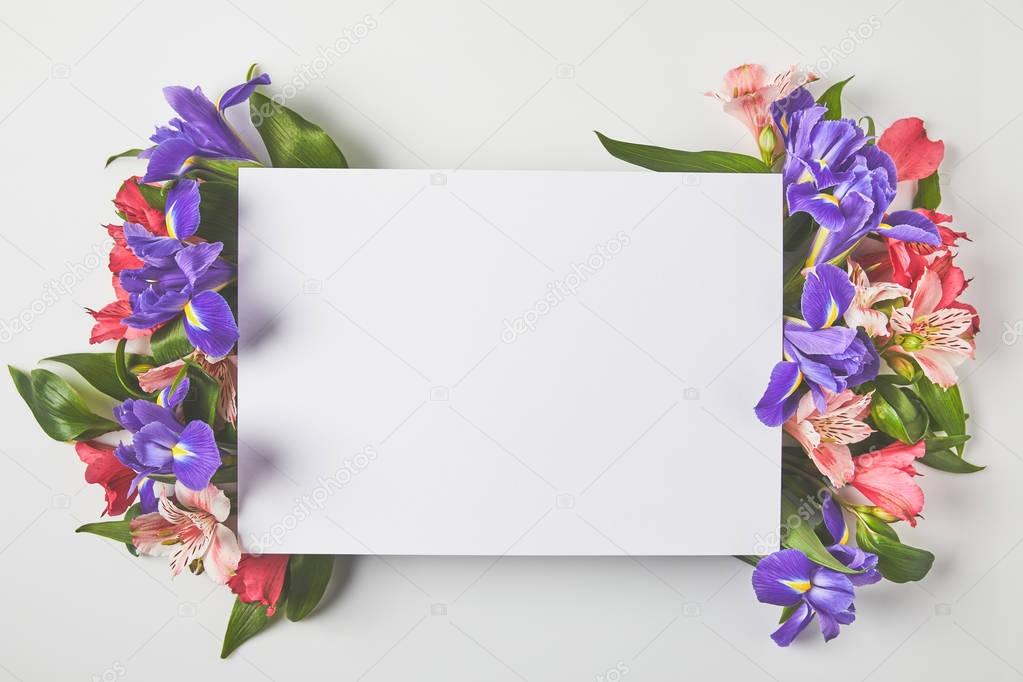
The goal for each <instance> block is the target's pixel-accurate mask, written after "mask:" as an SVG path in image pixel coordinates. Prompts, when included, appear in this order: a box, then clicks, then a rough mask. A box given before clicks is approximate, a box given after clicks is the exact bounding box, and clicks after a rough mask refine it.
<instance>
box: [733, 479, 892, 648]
mask: <svg viewBox="0 0 1023 682" xmlns="http://www.w3.org/2000/svg"><path fill="white" fill-rule="evenodd" d="M823 506H824V524H825V526H826V527H827V530H828V533H829V534H830V535H831V538H832V541H833V543H832V544H831V545H829V546H828V551H829V552H830V553H831V555H832V556H834V557H835V558H836V559H838V560H839V561H841V562H842V563H843V564H845V565H846V566H848V567H849V568H852V569H855V570H861V571H863V572H862V573H858V574H851V575H846V574H844V573H839V572H838V571H834V570H832V569H830V568H825V567H823V566H820V565H818V564H815V563H813V562H812V561H810V559H808V558H807V557H806V555H805V554H803V553H802V552H800V551H799V550H797V549H783V550H781V551H779V552H775V553H774V554H771V555H770V556H767V557H764V558H763V559H761V560H760V562H759V563H758V564H757V567H756V569H754V571H753V590H754V592H756V595H757V599H758V600H759V601H760V602H762V603H765V604H775V605H777V606H784V607H787V608H792V609H793V611H792V613H791V614H790V615H789V617H788V618H787V619H786V620H785V622H784V623H782V624H781V627H779V628H778V629H777V630H775V631H774V632H773V633H772V634H771V639H773V640H774V641H775V643H776V644H777V645H778V646H788V645H789V644H791V643H792V641H793V640H794V639H795V638H796V636H797V635H799V633H801V632H802V631H803V630H804V629H805V628H806V626H807V625H809V624H810V621H812V620H813V619H814V617H815V616H819V617H820V625H821V633H822V634H823V635H824V641H830V640H832V639H834V638H835V637H837V636H838V633H839V626H840V625H849V624H850V623H852V622H853V621H854V620H856V607H855V606H854V605H853V599H854V598H855V590H854V587H856V586H861V585H870V584H872V583H876V582H877V581H878V580H880V579H881V574H880V573H879V572H878V571H877V568H876V566H877V556H876V555H874V554H870V553H869V552H864V551H863V550H861V549H858V548H855V547H849V546H848V545H846V540H847V539H848V536H849V531H848V528H847V527H846V524H845V519H844V518H843V516H842V510H841V508H840V507H839V506H838V505H837V504H835V503H834V501H833V500H832V499H831V498H830V496H829V497H828V498H826V499H825V500H824V505H823Z"/></svg>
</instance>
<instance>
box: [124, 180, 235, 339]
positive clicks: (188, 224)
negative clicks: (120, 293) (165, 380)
mask: <svg viewBox="0 0 1023 682" xmlns="http://www.w3.org/2000/svg"><path fill="white" fill-rule="evenodd" d="M199 202H200V195H199V186H198V183H197V182H195V181H194V180H179V181H178V182H177V183H176V184H175V185H174V186H173V187H172V188H171V189H170V191H169V192H168V193H167V210H166V223H167V235H168V236H166V237H162V236H157V235H154V234H152V233H151V232H149V230H147V229H146V228H144V227H142V226H141V225H136V224H134V223H125V225H124V236H125V240H126V241H127V243H128V248H130V249H131V250H132V252H133V253H134V254H135V255H136V256H138V257H139V258H140V259H141V260H142V261H143V262H144V265H143V266H142V267H141V268H138V269H134V270H124V271H122V272H121V275H120V279H121V286H122V287H123V288H124V290H125V291H127V292H128V294H129V301H130V303H131V309H132V314H131V315H129V316H128V317H126V318H125V319H124V324H126V325H128V326H129V327H135V328H138V329H149V328H150V327H153V326H155V325H158V324H162V323H164V322H168V321H170V320H172V319H174V318H176V317H177V316H178V315H181V314H182V313H184V320H183V323H184V327H185V334H186V336H187V337H188V340H189V341H190V342H191V343H192V345H193V346H195V347H196V348H198V349H200V350H202V351H203V352H204V353H206V354H207V355H210V356H212V357H222V356H224V355H227V354H228V353H229V352H230V351H231V348H233V347H234V344H235V342H236V341H237V340H238V325H237V324H236V323H235V319H234V314H233V313H232V312H231V308H230V306H229V305H228V304H227V301H225V300H224V297H223V296H221V295H220V294H219V293H217V290H219V289H221V288H223V287H224V286H225V285H226V284H228V283H229V282H230V281H231V280H232V279H233V278H234V274H235V273H234V268H233V267H232V266H231V265H229V264H228V263H227V262H226V261H224V260H223V259H222V258H220V252H221V251H222V250H223V248H224V245H223V244H222V243H220V242H203V243H199V244H188V243H186V242H185V241H183V240H185V239H188V238H189V237H191V236H193V235H194V234H195V233H196V231H197V230H198V228H199Z"/></svg>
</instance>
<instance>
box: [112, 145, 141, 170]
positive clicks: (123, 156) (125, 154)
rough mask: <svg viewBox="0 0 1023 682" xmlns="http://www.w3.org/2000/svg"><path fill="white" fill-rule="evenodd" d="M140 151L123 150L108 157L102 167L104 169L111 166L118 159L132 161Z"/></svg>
mask: <svg viewBox="0 0 1023 682" xmlns="http://www.w3.org/2000/svg"><path fill="white" fill-rule="evenodd" d="M141 151H142V150H141V149H125V150H124V151H123V152H121V153H119V154H114V155H113V156H108V157H107V162H106V163H105V164H103V167H104V168H106V167H107V166H109V165H110V164H112V163H113V162H114V161H117V160H118V159H134V158H135V157H137V156H138V155H139V152H141Z"/></svg>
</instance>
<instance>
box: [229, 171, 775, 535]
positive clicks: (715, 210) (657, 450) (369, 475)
mask: <svg viewBox="0 0 1023 682" xmlns="http://www.w3.org/2000/svg"><path fill="white" fill-rule="evenodd" d="M240 184H241V192H240V230H239V243H240V253H239V274H240V289H239V292H240V295H239V313H238V317H239V322H240V325H241V349H240V377H239V389H240V393H239V395H240V400H239V407H240V415H239V482H238V483H239V486H238V487H239V521H238V525H239V529H238V530H239V537H240V538H241V541H242V544H243V547H245V549H246V551H250V552H261V553H311V554H312V553H318V554H381V555H389V554H434V555H451V554H457V555H622V554H629V555H723V554H757V553H765V552H768V551H772V550H773V549H775V548H776V547H777V537H776V535H775V532H776V529H777V525H778V523H777V519H778V514H779V512H778V509H779V491H780V479H781V474H780V447H779V445H780V438H779V433H778V431H777V430H774V429H768V428H766V427H764V426H763V425H761V424H760V423H759V422H758V421H757V420H756V418H755V416H754V414H753V405H754V404H755V403H756V401H757V400H758V398H759V397H760V394H761V392H762V390H763V388H764V386H765V384H766V381H767V378H768V375H769V374H770V371H771V367H772V366H773V365H774V363H775V362H776V361H777V359H778V356H779V346H780V333H781V329H780V327H781V286H780V280H781V276H780V273H781V270H782V264H781V215H782V207H781V182H780V179H779V176H777V175H769V174H764V175H759V174H678V173H652V172H574V171H573V172H563V171H471V170H457V171H428V170H313V169H301V170H298V169H247V168H246V169H242V170H241V174H240Z"/></svg>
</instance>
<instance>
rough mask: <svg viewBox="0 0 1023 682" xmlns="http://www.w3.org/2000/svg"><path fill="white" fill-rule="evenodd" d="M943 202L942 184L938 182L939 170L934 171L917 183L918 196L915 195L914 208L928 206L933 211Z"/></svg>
mask: <svg viewBox="0 0 1023 682" xmlns="http://www.w3.org/2000/svg"><path fill="white" fill-rule="evenodd" d="M940 204H941V185H939V184H938V171H934V172H933V173H931V174H930V175H928V176H927V177H926V178H923V179H922V180H920V181H919V182H918V183H917V185H916V196H915V197H913V208H926V209H929V210H931V211H933V210H935V209H936V208H938V206H939V205H940Z"/></svg>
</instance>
